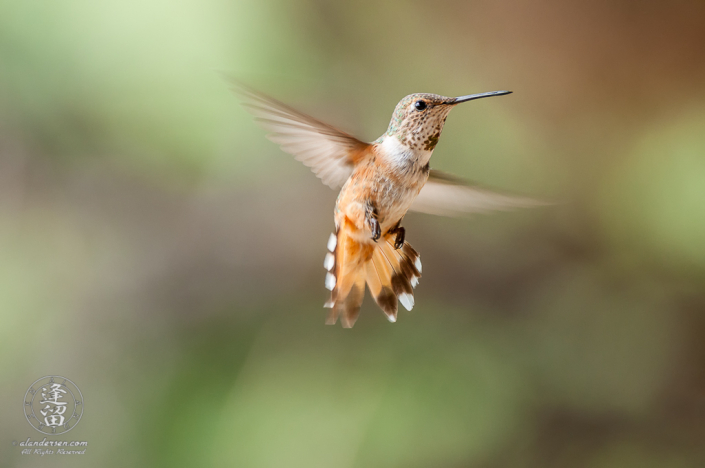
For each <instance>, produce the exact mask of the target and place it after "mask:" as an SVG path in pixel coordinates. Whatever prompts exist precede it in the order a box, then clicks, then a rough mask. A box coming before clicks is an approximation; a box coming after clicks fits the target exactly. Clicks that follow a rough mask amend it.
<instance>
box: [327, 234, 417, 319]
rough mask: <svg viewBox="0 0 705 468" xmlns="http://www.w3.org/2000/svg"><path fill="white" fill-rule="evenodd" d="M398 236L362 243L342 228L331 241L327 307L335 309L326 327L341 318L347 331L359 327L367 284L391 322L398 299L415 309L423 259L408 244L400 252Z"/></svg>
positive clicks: (328, 255) (333, 235)
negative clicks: (415, 293)
mask: <svg viewBox="0 0 705 468" xmlns="http://www.w3.org/2000/svg"><path fill="white" fill-rule="evenodd" d="M395 239H396V237H395V236H394V235H391V234H386V235H385V236H383V237H382V238H381V239H380V240H379V241H378V242H377V243H376V244H370V243H361V242H359V241H358V240H356V239H355V238H354V237H352V236H350V235H349V234H348V230H347V229H345V226H341V229H339V230H338V232H337V233H336V234H331V237H330V239H329V240H328V250H329V253H328V254H327V255H326V259H325V261H324V266H325V268H326V270H328V273H327V274H326V287H327V288H328V289H330V290H331V297H330V300H329V301H328V302H326V304H325V305H324V307H328V308H330V309H331V311H330V313H329V314H328V318H327V319H326V324H328V325H334V324H335V323H336V322H337V320H338V318H340V322H341V324H342V325H343V327H345V328H350V327H352V326H353V325H354V324H355V321H356V320H357V317H358V315H359V313H360V305H361V304H362V299H363V298H364V295H365V283H367V286H368V287H369V288H370V292H371V293H372V296H373V297H374V299H375V301H376V302H377V305H379V307H380V308H381V309H382V311H383V312H384V313H385V315H386V316H387V318H388V319H389V321H390V322H396V320H397V300H398V301H399V302H401V304H402V305H403V306H404V307H405V308H406V309H407V310H411V309H412V308H413V307H414V292H413V288H414V287H416V285H417V284H418V281H419V278H420V277H421V260H420V258H419V254H418V252H416V250H414V248H413V247H411V245H410V244H409V243H408V242H405V243H404V246H403V247H402V248H401V249H399V250H397V249H395V248H394V242H395Z"/></svg>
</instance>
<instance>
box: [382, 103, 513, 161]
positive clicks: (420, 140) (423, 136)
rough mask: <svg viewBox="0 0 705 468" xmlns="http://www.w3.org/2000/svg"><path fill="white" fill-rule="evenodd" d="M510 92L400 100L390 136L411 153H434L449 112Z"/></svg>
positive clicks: (390, 126) (390, 125) (387, 134)
mask: <svg viewBox="0 0 705 468" xmlns="http://www.w3.org/2000/svg"><path fill="white" fill-rule="evenodd" d="M509 93H511V91H492V92H489V93H480V94H470V95H468V96H460V97H456V98H453V97H446V96H440V95H438V94H424V93H418V94H410V95H408V96H406V97H405V98H404V99H402V100H401V101H399V104H397V107H396V108H395V109H394V114H393V115H392V120H391V122H390V123H389V128H388V129H387V133H386V134H385V137H387V136H393V137H396V138H398V139H399V142H400V143H401V144H402V145H403V146H405V147H408V148H410V149H412V150H421V151H433V149H434V148H435V147H436V144H437V143H438V139H439V138H440V136H441V131H442V130H443V124H444V123H445V121H446V117H447V116H448V113H449V112H450V110H451V109H452V108H453V107H454V106H456V105H458V104H460V103H462V102H468V101H472V100H474V99H480V98H484V97H491V96H502V95H504V94H509Z"/></svg>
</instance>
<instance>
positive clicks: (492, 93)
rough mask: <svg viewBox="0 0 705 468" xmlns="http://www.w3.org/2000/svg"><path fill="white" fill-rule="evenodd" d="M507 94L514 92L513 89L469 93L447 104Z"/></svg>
mask: <svg viewBox="0 0 705 468" xmlns="http://www.w3.org/2000/svg"><path fill="white" fill-rule="evenodd" d="M505 94H512V92H511V91H490V92H489V93H479V94H468V95H467V96H460V97H457V98H454V99H451V100H449V101H448V102H446V104H460V103H461V102H467V101H472V100H474V99H482V98H486V97H492V96H504V95H505Z"/></svg>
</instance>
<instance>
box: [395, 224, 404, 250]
mask: <svg viewBox="0 0 705 468" xmlns="http://www.w3.org/2000/svg"><path fill="white" fill-rule="evenodd" d="M396 235H397V237H396V239H395V240H394V248H395V249H397V250H399V249H401V248H402V247H404V238H405V237H406V229H404V228H403V227H401V226H399V227H397V229H396Z"/></svg>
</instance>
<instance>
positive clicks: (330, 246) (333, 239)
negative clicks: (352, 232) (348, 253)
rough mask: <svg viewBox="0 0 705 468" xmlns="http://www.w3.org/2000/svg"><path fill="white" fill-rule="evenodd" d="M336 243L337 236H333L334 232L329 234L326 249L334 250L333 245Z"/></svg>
mask: <svg viewBox="0 0 705 468" xmlns="http://www.w3.org/2000/svg"><path fill="white" fill-rule="evenodd" d="M337 244H338V238H337V237H335V234H331V235H330V237H329V238H328V250H330V251H331V252H333V251H334V250H335V246H336V245H337Z"/></svg>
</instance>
